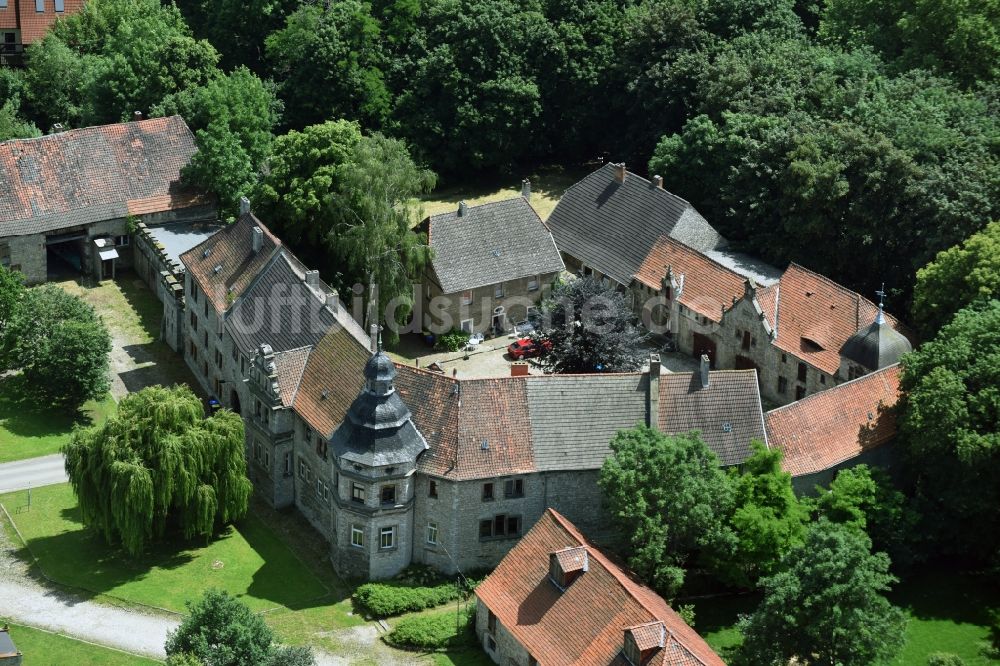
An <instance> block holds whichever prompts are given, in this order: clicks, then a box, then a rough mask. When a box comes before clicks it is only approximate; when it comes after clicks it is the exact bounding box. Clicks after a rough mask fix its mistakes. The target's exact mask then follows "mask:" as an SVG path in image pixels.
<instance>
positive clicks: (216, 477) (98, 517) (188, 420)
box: [64, 386, 251, 556]
mask: <svg viewBox="0 0 1000 666" xmlns="http://www.w3.org/2000/svg"><path fill="white" fill-rule="evenodd" d="M64 452H65V454H66V472H67V474H68V475H69V479H70V483H71V484H72V485H73V490H74V492H75V493H76V496H77V499H78V500H79V502H80V509H81V512H82V515H83V522H84V523H85V524H86V525H89V526H91V527H93V528H95V529H97V530H99V531H100V532H101V533H102V534H103V535H104V537H105V539H107V540H108V542H109V543H113V542H121V544H122V546H123V547H124V549H125V550H126V552H128V553H129V554H130V555H133V556H138V555H140V554H142V552H143V550H144V549H145V548H146V546H147V545H148V544H149V543H151V542H153V541H156V540H160V539H162V538H163V537H164V536H165V534H166V532H167V529H168V527H171V526H177V527H178V528H179V529H180V531H181V533H182V534H183V536H184V538H186V539H191V538H193V537H196V536H200V537H204V538H206V539H207V538H208V537H210V536H211V535H212V533H213V532H214V530H215V528H216V526H217V525H219V524H225V523H229V522H231V521H234V520H238V519H239V518H242V517H243V516H244V515H245V514H246V511H247V506H248V503H249V498H250V491H251V485H250V481H249V480H248V479H247V478H246V459H245V455H244V435H243V420H242V419H241V418H240V417H239V415H237V414H234V413H232V412H230V411H227V410H223V411H220V412H217V413H216V414H215V415H214V416H212V417H210V418H207V419H206V418H204V408H203V406H202V404H201V401H200V400H199V399H198V397H197V396H196V395H195V394H194V393H192V392H191V390H190V389H188V388H186V387H182V386H176V387H174V388H172V389H167V388H163V387H162V386H153V387H149V388H145V389H143V390H142V391H139V392H138V393H132V394H129V395H128V396H126V397H125V398H123V399H122V401H121V402H120V403H119V405H118V412H117V413H116V414H115V415H114V416H112V417H111V418H109V419H108V420H107V422H105V423H104V424H103V425H101V426H96V427H92V428H88V429H84V430H77V431H75V432H74V433H73V438H72V440H71V441H70V443H69V444H67V445H66V447H65V448H64Z"/></svg>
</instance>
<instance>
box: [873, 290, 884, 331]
mask: <svg viewBox="0 0 1000 666" xmlns="http://www.w3.org/2000/svg"><path fill="white" fill-rule="evenodd" d="M875 295H876V296H878V318H876V319H875V323H876V324H878V325H879V326H881V325H882V324H884V323H885V315H883V314H882V309H883V308H884V307H885V282H883V283H882V288H881V289H879V290H878V291H876V292H875Z"/></svg>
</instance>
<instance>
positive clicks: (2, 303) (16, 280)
mask: <svg viewBox="0 0 1000 666" xmlns="http://www.w3.org/2000/svg"><path fill="white" fill-rule="evenodd" d="M24 292H25V289H24V276H23V275H21V274H20V273H18V272H17V271H12V270H10V269H9V268H7V267H6V266H2V265H0V353H2V350H3V349H4V348H5V347H6V344H7V343H8V342H9V340H8V339H7V335H6V331H7V325H8V324H9V323H10V321H11V319H13V317H14V315H15V314H16V313H17V310H18V308H19V307H20V305H21V301H22V300H23V299H24Z"/></svg>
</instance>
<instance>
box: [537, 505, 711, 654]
mask: <svg viewBox="0 0 1000 666" xmlns="http://www.w3.org/2000/svg"><path fill="white" fill-rule="evenodd" d="M548 512H549V513H550V514H551V515H552V517H553V518H554V519H555V520H556V522H557V523H558V524H559V526H560V527H562V528H563V529H565V530H566V531H567V532H569V533H570V535H571V536H573V538H575V539H577V540H578V541H580V542H581V543H580V545H581V546H586V547H587V548H588V550H592V551H594V554H595V555H597V557H596V558H595V559H597V561H598V563H599V564H600V565H601V566H603V567H604V570H605V571H607V572H608V573H609V574H611V576H612V577H614V579H615V581H616V582H617V583H618V584H619V585H620V586H621V588H622V589H623V590H624V591H625V593H626V594H628V596H629V597H631V598H632V599H634V600H635V601H636V603H638V604H639V605H640V606H641V607H642V609H643V610H645V611H646V612H647V613H649V614H650V615H651V616H653V618H657V619H658V618H659V615H658V614H657V612H656V611H654V610H653V609H651V608H650V607H649V606H648V605H647V604H646V601H645V600H644V599H642V598H640V597H639V596H637V595H636V594H635V593H634V592H633V589H632V586H638V587H641V588H644V589H647V590H649V591H650V592H653V594H656V591H655V590H653V589H652V588H650V587H647V586H646V585H643V584H642V583H639V582H638V581H635V580H633V579H632V578H631V577H630V576H628V575H627V574H626V573H625V571H624V569H623V568H622V567H619V566H618V565H616V564H615V563H614V562H612V561H611V559H610V558H608V556H607V555H606V554H605V553H604V551H603V550H601V549H600V548H599V547H598V546H597V545H595V544H594V543H592V542H591V541H590V540H589V539H587V537H585V536H584V535H583V533H582V532H580V531H579V530H578V529H577V528H576V526H575V525H573V524H572V523H570V522H569V519H568V518H566V517H565V516H563V515H562V514H561V513H559V512H558V511H556V510H555V509H554V508H552V507H549V508H548ZM657 596H659V595H657ZM660 598H661V599H662V597H660ZM663 602H664V605H665V606H666V608H667V609H668V610H669V611H670V612H671V613H673V614H674V615H676V616H677V619H679V620H680V621H681V622H683V623H684V625H685V626H687V623H686V622H684V618H682V617H681V616H680V615H678V614H677V611H675V610H674V609H673V608H672V607H671V606H670V604H669V603H667V600H666V599H663ZM671 619H673V618H671ZM654 621H656V620H654ZM635 626H640V625H635ZM664 626H665V627H666V628H667V631H668V632H670V636H671V637H672V638H673V639H674V640H675V641H677V642H678V643H679V644H680V645H681V646H682V647H683V648H684V649H685V650H687V652H688V653H689V654H690V655H691V657H693V658H694V659H695V660H696V661H697V662H698V663H700V664H702V665H703V666H706V665H705V660H704V659H702V658H701V657H699V656H698V655H697V654H696V653H695V652H694V651H693V650H692V649H691V648H690V647H688V646H687V644H686V643H685V642H684V641H682V640H681V639H680V637H678V636H677V632H675V631H671V630H670V627H669V626H667V623H666V622H664Z"/></svg>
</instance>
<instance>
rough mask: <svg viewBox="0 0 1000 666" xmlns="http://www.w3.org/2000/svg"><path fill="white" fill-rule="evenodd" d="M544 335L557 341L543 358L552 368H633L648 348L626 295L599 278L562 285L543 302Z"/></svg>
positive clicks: (573, 370) (569, 370) (563, 370)
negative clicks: (642, 345)
mask: <svg viewBox="0 0 1000 666" xmlns="http://www.w3.org/2000/svg"><path fill="white" fill-rule="evenodd" d="M542 312H543V314H544V317H543V324H542V329H543V330H542V331H541V332H540V333H539V334H538V337H539V338H544V339H546V340H547V341H548V342H549V343H551V345H552V348H551V350H550V351H549V352H548V353H547V354H546V355H544V356H543V357H542V363H543V365H544V367H545V369H546V370H547V371H549V372H559V373H580V372H630V371H633V370H638V369H639V368H640V367H641V366H642V363H643V357H644V353H643V351H642V349H641V348H640V343H641V342H642V340H643V335H642V333H640V331H639V328H638V321H637V318H636V316H635V313H634V312H633V311H632V308H631V307H629V305H628V304H627V303H626V302H625V297H624V295H623V294H622V293H621V292H619V291H617V290H615V289H614V288H613V287H607V286H605V285H604V284H603V283H602V282H601V281H600V280H598V279H597V278H593V277H582V278H577V279H575V280H571V281H569V282H566V283H564V284H561V285H558V286H557V287H556V288H555V290H553V292H552V296H551V297H550V298H549V299H547V300H546V301H545V302H543V303H542Z"/></svg>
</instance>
